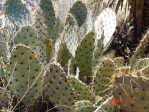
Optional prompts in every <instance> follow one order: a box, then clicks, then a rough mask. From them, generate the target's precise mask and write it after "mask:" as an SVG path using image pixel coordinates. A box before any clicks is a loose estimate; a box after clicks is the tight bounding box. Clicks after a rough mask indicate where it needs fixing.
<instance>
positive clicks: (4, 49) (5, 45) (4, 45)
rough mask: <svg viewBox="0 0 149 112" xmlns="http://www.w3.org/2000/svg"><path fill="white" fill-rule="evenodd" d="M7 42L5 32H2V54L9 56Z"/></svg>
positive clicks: (0, 38) (0, 53) (0, 37)
mask: <svg viewBox="0 0 149 112" xmlns="http://www.w3.org/2000/svg"><path fill="white" fill-rule="evenodd" d="M7 44H8V42H7V40H6V36H5V34H4V33H2V32H0V56H3V57H7V54H8V53H7Z"/></svg>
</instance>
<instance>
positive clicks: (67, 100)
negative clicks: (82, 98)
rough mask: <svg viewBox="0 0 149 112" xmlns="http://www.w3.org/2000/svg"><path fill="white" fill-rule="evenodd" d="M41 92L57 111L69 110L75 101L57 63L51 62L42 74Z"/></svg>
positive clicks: (65, 111) (64, 75)
mask: <svg viewBox="0 0 149 112" xmlns="http://www.w3.org/2000/svg"><path fill="white" fill-rule="evenodd" d="M44 85H45V86H44V89H43V91H44V92H43V93H44V94H45V95H47V96H49V101H50V102H53V103H54V104H55V106H56V107H57V109H58V110H59V112H71V110H73V105H74V102H75V95H74V91H73V90H72V88H71V86H70V85H69V83H68V82H67V79H66V74H65V72H64V71H63V69H62V67H61V66H60V65H59V64H57V63H51V64H50V65H49V67H48V69H47V71H46V74H45V76H44Z"/></svg>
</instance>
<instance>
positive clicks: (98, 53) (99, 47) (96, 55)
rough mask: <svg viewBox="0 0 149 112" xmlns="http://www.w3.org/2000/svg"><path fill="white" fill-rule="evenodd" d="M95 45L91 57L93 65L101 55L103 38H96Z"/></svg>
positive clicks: (96, 63)
mask: <svg viewBox="0 0 149 112" xmlns="http://www.w3.org/2000/svg"><path fill="white" fill-rule="evenodd" d="M97 41H98V42H97V45H95V50H94V57H93V65H94V66H97V65H98V63H99V61H100V58H102V56H103V49H104V44H103V38H101V39H99V40H97Z"/></svg>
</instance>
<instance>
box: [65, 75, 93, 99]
mask: <svg viewBox="0 0 149 112" xmlns="http://www.w3.org/2000/svg"><path fill="white" fill-rule="evenodd" d="M68 82H69V83H70V85H71V86H72V87H73V89H74V91H75V93H76V96H77V98H78V100H88V101H91V102H93V101H94V100H95V96H94V93H93V92H92V91H91V89H90V88H89V86H87V85H86V84H84V83H83V82H81V81H80V80H78V79H76V78H75V77H74V76H71V75H70V76H68Z"/></svg>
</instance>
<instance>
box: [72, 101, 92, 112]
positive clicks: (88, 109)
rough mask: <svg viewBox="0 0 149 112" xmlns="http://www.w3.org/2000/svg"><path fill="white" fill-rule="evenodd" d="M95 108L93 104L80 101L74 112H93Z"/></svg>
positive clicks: (76, 104)
mask: <svg viewBox="0 0 149 112" xmlns="http://www.w3.org/2000/svg"><path fill="white" fill-rule="evenodd" d="M94 110H95V108H94V107H93V105H92V103H90V102H89V101H87V100H83V101H78V102H76V103H75V109H74V112H93V111H94Z"/></svg>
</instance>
